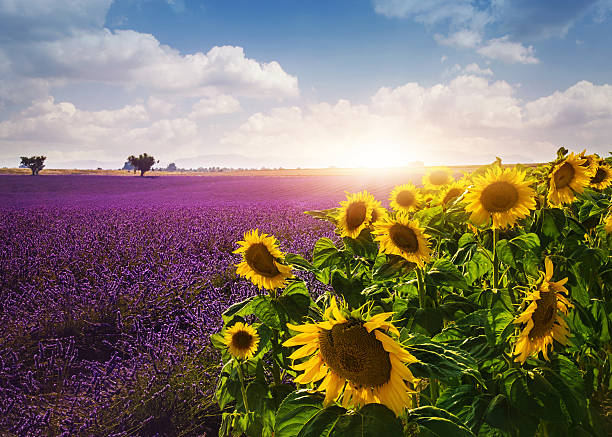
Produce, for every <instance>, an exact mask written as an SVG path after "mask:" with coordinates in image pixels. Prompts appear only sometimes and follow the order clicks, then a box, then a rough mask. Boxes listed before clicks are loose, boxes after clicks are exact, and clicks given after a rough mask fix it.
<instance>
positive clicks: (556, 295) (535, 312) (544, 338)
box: [513, 258, 571, 364]
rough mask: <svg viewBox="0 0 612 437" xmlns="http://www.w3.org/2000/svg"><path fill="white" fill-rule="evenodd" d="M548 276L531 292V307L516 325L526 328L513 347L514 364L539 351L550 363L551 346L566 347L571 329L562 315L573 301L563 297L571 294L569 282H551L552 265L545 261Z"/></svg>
mask: <svg viewBox="0 0 612 437" xmlns="http://www.w3.org/2000/svg"><path fill="white" fill-rule="evenodd" d="M545 264H546V274H545V275H544V280H543V282H542V284H541V285H540V286H539V287H538V289H537V290H535V291H533V292H528V295H527V298H526V299H525V303H527V302H529V305H528V306H527V308H526V309H525V311H523V313H522V314H521V315H520V316H519V317H517V318H516V320H515V321H514V322H513V323H515V324H522V325H524V328H523V330H522V331H521V333H520V334H519V336H518V339H517V341H516V343H515V345H514V352H513V354H514V355H518V357H516V358H515V361H520V362H521V364H522V363H524V362H525V360H526V359H527V358H528V357H530V356H532V355H538V354H539V353H540V352H542V354H543V355H544V358H545V359H546V360H547V361H548V346H549V345H550V346H551V347H552V344H553V339H554V340H557V341H558V342H559V343H561V344H564V345H565V344H567V343H568V340H567V337H568V336H569V330H568V327H567V323H566V322H565V320H564V319H563V318H562V317H561V315H560V313H563V314H565V315H567V311H568V308H569V307H570V306H571V304H570V302H569V301H568V300H567V298H566V297H565V296H564V295H563V294H565V295H567V294H568V291H567V289H566V288H565V287H564V286H563V285H564V284H565V283H566V282H567V278H564V279H562V280H560V281H557V282H552V281H551V279H552V275H553V264H552V261H551V260H550V259H549V258H546V261H545Z"/></svg>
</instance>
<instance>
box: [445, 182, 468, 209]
mask: <svg viewBox="0 0 612 437" xmlns="http://www.w3.org/2000/svg"><path fill="white" fill-rule="evenodd" d="M465 188H466V184H465V183H464V182H463V181H457V182H453V183H452V184H450V185H449V186H448V187H446V188H444V189H443V190H442V191H440V195H439V196H438V203H439V204H440V205H442V206H447V205H448V204H449V203H452V202H453V201H455V199H457V198H458V197H460V196H461V195H462V194H463V193H464V192H465Z"/></svg>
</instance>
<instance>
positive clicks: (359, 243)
mask: <svg viewBox="0 0 612 437" xmlns="http://www.w3.org/2000/svg"><path fill="white" fill-rule="evenodd" d="M343 241H344V246H345V247H346V248H347V250H348V251H349V252H350V253H352V254H353V255H356V256H360V257H362V258H365V259H367V260H370V261H374V260H375V259H376V255H378V244H376V243H375V242H374V240H373V239H372V234H370V231H368V230H367V229H364V230H363V231H361V233H360V234H359V236H358V237H357V238H349V237H345V238H343Z"/></svg>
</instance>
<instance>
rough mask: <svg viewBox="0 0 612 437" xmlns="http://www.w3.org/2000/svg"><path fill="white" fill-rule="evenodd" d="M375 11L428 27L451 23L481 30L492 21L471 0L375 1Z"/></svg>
mask: <svg viewBox="0 0 612 437" xmlns="http://www.w3.org/2000/svg"><path fill="white" fill-rule="evenodd" d="M374 10H375V11H376V12H377V13H378V14H381V15H385V16H387V17H395V18H413V19H414V20H415V21H417V22H419V23H423V24H425V25H428V26H432V25H434V24H437V23H441V22H450V23H451V24H452V25H454V26H465V25H468V26H469V27H470V28H474V29H480V28H482V27H484V26H485V25H486V24H487V23H488V22H489V21H490V20H491V17H490V15H489V13H488V12H486V11H481V10H479V9H477V8H475V7H474V6H473V2H472V1H471V0H430V1H420V0H374Z"/></svg>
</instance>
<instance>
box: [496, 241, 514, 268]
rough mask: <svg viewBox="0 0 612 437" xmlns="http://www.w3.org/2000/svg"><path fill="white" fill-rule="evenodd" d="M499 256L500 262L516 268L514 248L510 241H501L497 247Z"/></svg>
mask: <svg viewBox="0 0 612 437" xmlns="http://www.w3.org/2000/svg"><path fill="white" fill-rule="evenodd" d="M496 250H497V256H498V257H499V259H500V261H501V262H503V263H504V264H506V265H508V266H511V267H514V268H516V261H515V259H514V253H512V246H511V245H510V242H508V240H500V241H498V242H497V246H496Z"/></svg>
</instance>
